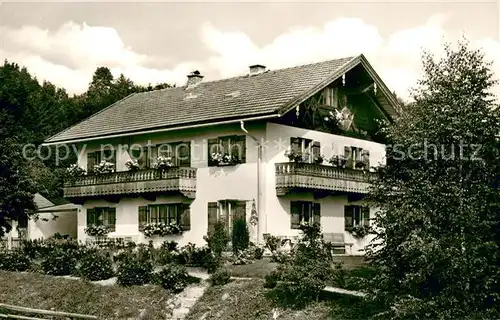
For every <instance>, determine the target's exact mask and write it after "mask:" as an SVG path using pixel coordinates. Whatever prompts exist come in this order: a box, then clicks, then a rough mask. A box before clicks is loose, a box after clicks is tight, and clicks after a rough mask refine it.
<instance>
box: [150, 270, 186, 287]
mask: <svg viewBox="0 0 500 320" xmlns="http://www.w3.org/2000/svg"><path fill="white" fill-rule="evenodd" d="M154 280H155V281H154V282H155V283H156V284H158V285H160V286H162V287H163V288H165V289H168V290H172V291H174V292H180V291H182V290H184V288H185V287H186V286H187V285H188V283H189V275H188V273H187V271H186V268H185V267H184V266H180V265H176V264H169V265H167V266H165V267H164V268H163V269H162V270H161V271H160V272H158V273H157V274H156V275H155V277H154Z"/></svg>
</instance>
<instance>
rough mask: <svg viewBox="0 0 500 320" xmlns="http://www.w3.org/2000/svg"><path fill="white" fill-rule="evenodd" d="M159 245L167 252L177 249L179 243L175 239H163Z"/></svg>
mask: <svg viewBox="0 0 500 320" xmlns="http://www.w3.org/2000/svg"><path fill="white" fill-rule="evenodd" d="M161 246H162V248H163V249H166V250H167V251H169V252H172V251H178V250H179V243H177V242H176V241H173V240H172V241H163V243H162V244H161Z"/></svg>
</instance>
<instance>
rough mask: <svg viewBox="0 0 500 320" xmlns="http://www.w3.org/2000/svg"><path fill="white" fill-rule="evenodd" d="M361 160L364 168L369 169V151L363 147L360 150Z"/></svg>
mask: <svg viewBox="0 0 500 320" xmlns="http://www.w3.org/2000/svg"><path fill="white" fill-rule="evenodd" d="M361 160H362V161H363V163H364V165H365V169H366V170H369V169H370V151H368V150H365V149H363V150H362V151H361Z"/></svg>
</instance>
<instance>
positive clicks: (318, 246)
mask: <svg viewBox="0 0 500 320" xmlns="http://www.w3.org/2000/svg"><path fill="white" fill-rule="evenodd" d="M301 232H302V233H303V237H301V239H300V241H299V242H298V243H297V245H296V246H294V248H293V249H292V251H291V255H290V258H289V259H286V260H285V261H284V262H283V263H280V264H279V265H278V267H277V268H276V272H277V273H276V277H277V281H276V282H277V284H276V286H275V287H274V288H273V289H272V290H271V292H270V297H271V298H273V299H274V300H275V301H276V302H278V303H280V304H283V305H288V306H292V307H304V306H305V305H307V304H308V303H310V302H312V301H314V300H316V301H317V300H318V297H319V294H320V292H321V290H323V288H324V287H325V286H326V284H327V283H328V282H329V281H330V279H331V277H332V268H331V264H332V259H331V254H330V252H329V251H328V250H327V247H326V246H325V245H324V242H323V239H322V236H321V228H320V227H319V225H318V224H313V225H312V226H307V225H303V226H301ZM273 276H274V275H273ZM270 277H272V276H270ZM270 281H272V280H271V279H270Z"/></svg>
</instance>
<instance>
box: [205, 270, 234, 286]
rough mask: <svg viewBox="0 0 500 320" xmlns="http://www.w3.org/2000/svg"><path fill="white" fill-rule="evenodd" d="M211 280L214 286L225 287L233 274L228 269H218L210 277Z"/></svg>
mask: <svg viewBox="0 0 500 320" xmlns="http://www.w3.org/2000/svg"><path fill="white" fill-rule="evenodd" d="M209 280H210V283H211V284H212V285H213V286H222V285H225V284H227V283H229V281H230V280H231V272H230V271H229V269H227V268H221V269H218V270H217V271H215V272H214V274H212V275H211V276H210V279H209Z"/></svg>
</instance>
